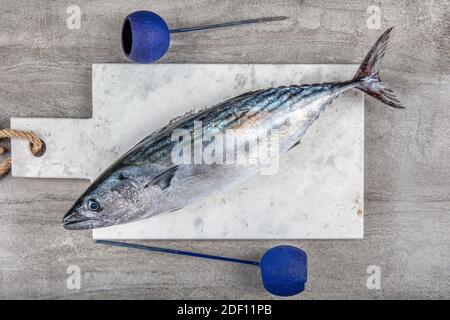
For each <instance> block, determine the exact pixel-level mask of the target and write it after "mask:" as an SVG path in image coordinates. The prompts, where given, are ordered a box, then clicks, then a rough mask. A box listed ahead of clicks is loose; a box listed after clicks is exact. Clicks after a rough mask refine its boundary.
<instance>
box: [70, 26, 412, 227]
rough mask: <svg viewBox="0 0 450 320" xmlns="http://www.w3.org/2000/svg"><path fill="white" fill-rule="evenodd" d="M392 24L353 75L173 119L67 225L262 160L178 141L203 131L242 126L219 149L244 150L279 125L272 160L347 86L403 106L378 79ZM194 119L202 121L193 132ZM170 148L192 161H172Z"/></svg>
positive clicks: (155, 210)
mask: <svg viewBox="0 0 450 320" xmlns="http://www.w3.org/2000/svg"><path fill="white" fill-rule="evenodd" d="M391 30H392V28H390V29H388V30H387V31H386V32H385V33H384V34H383V35H382V36H381V37H380V38H379V39H378V41H377V42H376V43H375V45H374V46H373V47H372V49H371V50H370V52H369V54H368V55H367V57H366V58H365V60H364V61H363V63H362V64H361V66H360V67H359V69H358V71H357V73H356V75H355V77H354V78H353V79H351V80H349V81H344V82H332V83H321V84H311V85H291V86H289V87H278V88H269V89H263V90H258V91H254V92H248V93H245V94H242V95H240V96H237V97H234V98H232V99H229V100H227V101H225V102H223V103H220V104H217V105H215V106H212V107H209V108H206V109H204V110H201V111H198V112H196V113H191V114H187V115H185V116H183V117H181V118H178V119H175V120H173V121H171V122H170V123H169V124H168V125H167V126H165V127H163V128H161V129H160V130H158V131H156V132H154V133H152V134H151V135H149V136H148V137H147V138H145V139H144V140H143V141H141V142H140V143H138V144H137V145H136V146H135V147H134V148H132V149H131V150H130V151H129V152H127V153H126V154H125V155H123V156H122V157H121V158H120V159H119V160H117V161H116V162H115V163H114V164H112V165H111V166H110V167H109V168H108V169H107V170H106V171H105V172H103V173H102V174H101V175H100V177H99V178H97V179H96V181H95V182H93V183H92V185H91V186H90V187H89V188H88V189H87V190H86V192H85V193H84V194H83V195H82V196H81V197H80V198H79V199H78V201H77V202H76V203H75V204H74V205H73V207H72V208H71V209H70V210H69V212H68V213H67V214H66V216H65V217H64V219H63V224H64V227H65V228H66V229H70V230H78V229H92V228H99V227H107V226H112V225H117V224H122V223H127V222H132V221H136V220H140V219H145V218H148V217H151V216H153V215H156V214H160V213H163V212H169V211H174V210H177V209H179V208H182V207H184V206H186V205H188V204H190V203H192V202H194V201H198V200H200V199H203V198H205V197H207V196H208V195H210V194H212V193H214V192H218V191H220V190H222V189H223V188H225V187H227V186H229V185H232V184H234V183H237V182H239V181H241V180H243V179H246V178H247V177H249V176H251V175H254V174H256V173H257V172H258V171H259V170H260V169H261V164H259V163H249V164H247V165H242V164H239V163H228V162H227V161H223V162H220V161H216V162H212V163H206V162H207V161H204V162H203V163H202V162H201V161H200V162H198V161H195V157H196V155H195V151H194V152H193V153H192V154H190V153H189V152H187V151H186V150H188V149H183V148H186V147H187V146H188V147H189V148H190V147H191V146H192V145H195V144H196V143H197V145H198V143H199V144H200V146H201V147H202V148H205V149H204V150H206V148H207V147H208V142H209V145H211V143H212V141H213V139H205V137H212V136H214V137H216V136H219V135H220V134H225V133H228V132H229V131H230V130H231V129H233V130H236V132H241V133H242V134H245V139H244V140H245V142H238V143H237V145H236V146H233V148H232V151H230V150H228V149H227V148H225V149H226V150H225V151H224V152H223V155H222V157H223V158H225V156H228V155H229V154H230V153H231V154H232V155H234V154H235V153H236V152H237V151H236V150H238V149H239V150H249V149H250V148H249V147H248V144H249V143H250V144H251V143H253V142H255V143H257V142H258V141H260V140H261V137H262V136H264V135H266V133H267V132H269V131H273V132H276V133H277V139H278V140H277V141H278V143H277V154H276V155H273V154H272V155H270V157H269V158H270V159H271V160H273V157H275V156H279V155H282V154H284V153H286V152H288V151H289V150H290V149H291V148H293V147H294V146H296V145H297V144H298V143H299V141H300V140H301V139H302V137H303V136H304V135H305V133H306V132H307V130H308V129H309V128H310V126H311V125H312V124H313V123H314V122H315V121H316V120H317V119H318V117H319V115H320V114H321V113H322V112H323V111H324V110H325V109H326V108H327V107H328V106H329V105H330V104H331V103H332V102H333V100H334V99H335V98H337V97H338V96H340V95H341V94H343V93H345V92H346V91H348V90H351V89H358V90H361V91H363V92H365V93H367V94H368V95H370V96H372V97H374V98H375V99H377V100H379V101H381V102H383V103H384V104H386V105H389V106H391V107H394V108H403V107H402V106H401V105H400V102H399V101H398V100H397V99H396V98H395V97H394V95H393V94H392V91H391V90H390V89H389V88H387V87H386V86H385V85H384V84H383V83H382V82H381V79H380V74H379V71H380V64H381V60H382V58H383V56H384V54H385V50H386V45H387V43H388V40H389V35H390V32H391ZM196 126H197V127H199V129H201V134H200V135H197V137H195V132H196ZM197 129H198V128H197ZM180 130H181V131H183V130H184V132H187V133H189V134H190V135H191V136H194V138H193V139H192V140H189V139H184V140H183V139H178V140H177V139H173V136H174V132H176V131H180ZM215 140H216V139H214V141H215ZM226 140H227V141H228V135H226ZM239 143H241V145H239ZM244 143H245V145H244ZM273 144H275V140H274V142H273ZM175 148H181V149H180V150H181V152H178V153H177V152H175V153H174V149H175ZM253 149H255V148H252V150H253ZM218 150H219V148H216V149H215V151H214V152H213V153H214V154H215V153H217V154H219V153H220V152H218ZM185 151H186V152H185ZM249 153H250V151H249ZM174 154H178V155H182V156H183V157H184V159H185V160H186V159H188V160H190V161H185V162H181V163H179V162H175V161H174ZM217 154H215V155H216V156H217ZM197 156H198V155H197ZM251 156H254V154H250V155H249V157H251ZM216 158H220V157H216ZM202 159H203V160H204V158H202V157H201V156H200V160H202ZM192 160H193V161H192ZM197 160H198V159H197ZM216 160H217V159H216ZM219 160H220V159H219ZM255 187H257V186H255Z"/></svg>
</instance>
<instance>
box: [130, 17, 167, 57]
mask: <svg viewBox="0 0 450 320" xmlns="http://www.w3.org/2000/svg"><path fill="white" fill-rule="evenodd" d="M169 44H170V30H169V27H168V26H167V24H166V22H165V21H164V20H163V18H161V17H160V16H158V15H157V14H156V13H154V12H150V11H136V12H133V13H132V14H130V15H128V16H127V17H126V18H125V20H124V22H123V26H122V49H123V53H124V54H125V56H126V57H127V58H128V59H130V60H131V61H135V62H139V63H152V62H155V61H156V60H158V59H160V58H161V57H162V56H164V55H165V54H166V52H167V50H169Z"/></svg>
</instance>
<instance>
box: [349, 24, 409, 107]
mask: <svg viewBox="0 0 450 320" xmlns="http://www.w3.org/2000/svg"><path fill="white" fill-rule="evenodd" d="M392 29H393V28H392V27H391V28H389V29H387V30H386V31H385V32H384V33H383V34H382V35H381V37H380V38H379V39H378V40H377V42H376V43H375V44H374V45H373V47H372V49H370V51H369V53H368V54H367V57H366V58H365V59H364V61H363V63H362V64H361V66H360V67H359V69H358V72H357V73H356V75H355V77H354V78H353V80H354V81H359V82H360V83H361V84H360V85H358V86H357V87H356V88H357V89H359V90H361V91H363V92H365V93H367V94H368V95H370V96H372V97H374V98H375V99H377V100H379V101H381V102H383V103H384V104H387V105H388V106H391V107H393V108H397V109H404V107H403V106H402V105H401V104H400V101H399V100H398V99H397V98H396V97H395V95H394V94H393V91H392V90H391V89H389V88H388V87H387V86H386V85H385V84H384V83H383V82H382V81H381V79H380V67H381V62H382V60H383V57H384V55H385V53H386V47H387V45H388V42H389V36H390V33H391V31H392Z"/></svg>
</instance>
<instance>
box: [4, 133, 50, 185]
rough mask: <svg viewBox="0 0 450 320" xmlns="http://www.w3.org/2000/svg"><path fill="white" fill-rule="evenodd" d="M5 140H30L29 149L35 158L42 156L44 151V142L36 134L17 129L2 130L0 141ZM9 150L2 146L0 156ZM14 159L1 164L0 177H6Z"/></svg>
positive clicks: (8, 159)
mask: <svg viewBox="0 0 450 320" xmlns="http://www.w3.org/2000/svg"><path fill="white" fill-rule="evenodd" d="M4 138H20V139H25V140H28V141H29V142H30V143H29V147H30V150H31V153H32V154H33V155H34V156H39V155H41V152H42V151H43V150H44V147H45V145H44V142H43V141H42V140H41V139H39V137H38V136H37V135H36V134H34V133H33V132H32V131H22V130H16V129H2V130H0V140H1V139H4ZM6 151H7V150H6V148H4V147H1V146H0V154H3V153H5V152H6ZM11 165H12V159H11V158H7V159H6V160H4V161H3V162H1V163H0V177H2V176H5V175H7V174H8V172H9V171H10V170H11Z"/></svg>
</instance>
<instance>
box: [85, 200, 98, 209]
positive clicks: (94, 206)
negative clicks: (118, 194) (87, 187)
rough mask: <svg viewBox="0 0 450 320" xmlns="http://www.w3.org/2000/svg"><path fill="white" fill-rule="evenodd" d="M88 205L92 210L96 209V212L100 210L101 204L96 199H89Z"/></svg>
mask: <svg viewBox="0 0 450 320" xmlns="http://www.w3.org/2000/svg"><path fill="white" fill-rule="evenodd" d="M87 207H88V209H89V210H91V211H96V212H98V211H100V205H99V204H98V202H97V201H95V200H94V199H90V200H88V202H87Z"/></svg>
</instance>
